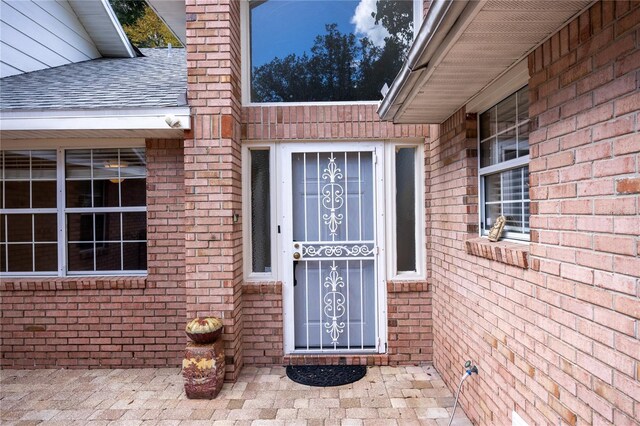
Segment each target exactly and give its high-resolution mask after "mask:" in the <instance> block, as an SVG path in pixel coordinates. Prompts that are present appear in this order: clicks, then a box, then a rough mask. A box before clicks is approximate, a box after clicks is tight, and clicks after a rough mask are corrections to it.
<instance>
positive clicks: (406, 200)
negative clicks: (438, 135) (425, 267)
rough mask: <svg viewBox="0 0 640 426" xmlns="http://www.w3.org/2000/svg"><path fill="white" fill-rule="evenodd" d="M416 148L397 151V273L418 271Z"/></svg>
mask: <svg viewBox="0 0 640 426" xmlns="http://www.w3.org/2000/svg"><path fill="white" fill-rule="evenodd" d="M415 164H416V148H414V147H409V148H398V149H396V167H395V168H396V254H397V257H396V258H397V265H396V267H397V269H396V270H397V271H398V272H408V271H412V272H413V271H416V167H415Z"/></svg>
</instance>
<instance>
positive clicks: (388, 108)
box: [378, 0, 468, 120]
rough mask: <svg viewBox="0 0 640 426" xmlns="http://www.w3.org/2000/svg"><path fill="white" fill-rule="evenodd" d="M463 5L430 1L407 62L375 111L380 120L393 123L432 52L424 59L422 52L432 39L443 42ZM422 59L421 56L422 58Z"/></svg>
mask: <svg viewBox="0 0 640 426" xmlns="http://www.w3.org/2000/svg"><path fill="white" fill-rule="evenodd" d="M467 3H468V0H465V1H460V0H434V1H433V2H432V3H431V7H430V8H429V11H428V12H427V16H426V19H425V21H424V22H423V23H422V25H421V26H420V30H419V31H418V35H417V37H416V39H415V41H414V42H413V44H412V45H411V49H409V54H408V55H407V60H406V61H405V63H404V65H403V66H402V69H401V70H400V72H399V73H398V75H397V76H396V78H395V80H394V81H393V83H392V84H391V88H390V89H389V92H388V93H387V95H386V96H385V97H384V99H383V100H382V102H381V103H380V106H379V107H378V115H379V116H380V118H381V119H383V120H389V119H391V120H394V119H395V114H396V112H397V110H398V109H399V108H400V106H401V105H402V103H403V102H404V100H405V99H406V97H407V94H408V93H409V92H410V91H411V88H412V87H413V86H414V85H415V80H416V78H417V77H418V76H419V74H420V72H421V70H422V69H424V68H425V67H426V65H428V62H429V60H430V59H431V56H433V53H434V52H435V50H436V49H435V48H433V49H430V52H426V53H428V54H427V55H425V51H426V50H427V48H428V47H430V46H431V44H432V42H433V40H434V39H435V38H436V37H438V38H440V39H443V38H444V37H445V36H446V34H447V33H448V32H449V30H450V29H451V27H452V26H453V24H454V23H455V21H456V19H458V16H459V15H460V14H461V13H462V11H463V10H464V9H465V7H466V6H467ZM436 47H437V46H436ZM423 55H425V56H424V57H423Z"/></svg>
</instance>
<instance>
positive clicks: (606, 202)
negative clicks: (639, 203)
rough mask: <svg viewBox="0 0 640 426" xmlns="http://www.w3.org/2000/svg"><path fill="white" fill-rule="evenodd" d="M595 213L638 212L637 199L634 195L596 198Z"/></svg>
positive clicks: (623, 213)
mask: <svg viewBox="0 0 640 426" xmlns="http://www.w3.org/2000/svg"><path fill="white" fill-rule="evenodd" d="M594 213H595V214H601V215H633V214H636V200H635V199H634V198H633V197H617V198H605V199H597V200H594Z"/></svg>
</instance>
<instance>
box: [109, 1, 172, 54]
mask: <svg viewBox="0 0 640 426" xmlns="http://www.w3.org/2000/svg"><path fill="white" fill-rule="evenodd" d="M110 3H111V7H112V8H113V10H114V12H115V13H116V16H117V17H118V20H119V21H120V23H121V24H122V28H123V29H124V32H125V33H126V34H127V37H129V40H131V43H132V44H133V45H135V46H136V47H165V46H167V45H168V44H169V43H171V45H173V46H181V44H180V41H178V39H177V38H176V37H175V36H174V35H173V33H171V31H169V28H167V26H166V25H165V24H164V22H162V20H161V19H160V18H159V17H158V15H156V13H155V12H154V11H153V9H151V8H150V7H149V6H148V5H147V3H146V2H144V1H141V0H110Z"/></svg>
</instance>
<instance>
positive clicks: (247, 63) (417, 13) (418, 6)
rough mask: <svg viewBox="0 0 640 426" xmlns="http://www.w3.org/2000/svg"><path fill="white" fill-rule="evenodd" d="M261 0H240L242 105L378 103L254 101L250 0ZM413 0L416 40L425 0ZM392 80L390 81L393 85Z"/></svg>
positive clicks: (355, 102)
mask: <svg viewBox="0 0 640 426" xmlns="http://www.w3.org/2000/svg"><path fill="white" fill-rule="evenodd" d="M251 1H260V0H240V46H241V48H240V57H241V70H240V73H241V86H242V90H241V92H242V106H270V105H277V106H297V105H378V104H379V103H380V101H319V102H252V101H251V84H250V83H251V82H250V78H251V37H250V34H249V32H250V31H251V23H250V16H249V14H250V10H249V2H251ZM411 1H412V2H413V39H414V40H415V38H416V36H417V34H418V31H419V30H420V26H421V25H422V21H423V19H424V17H423V16H422V13H423V8H424V3H423V2H424V0H411ZM391 83H392V82H391V81H390V82H388V84H389V85H391Z"/></svg>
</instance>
